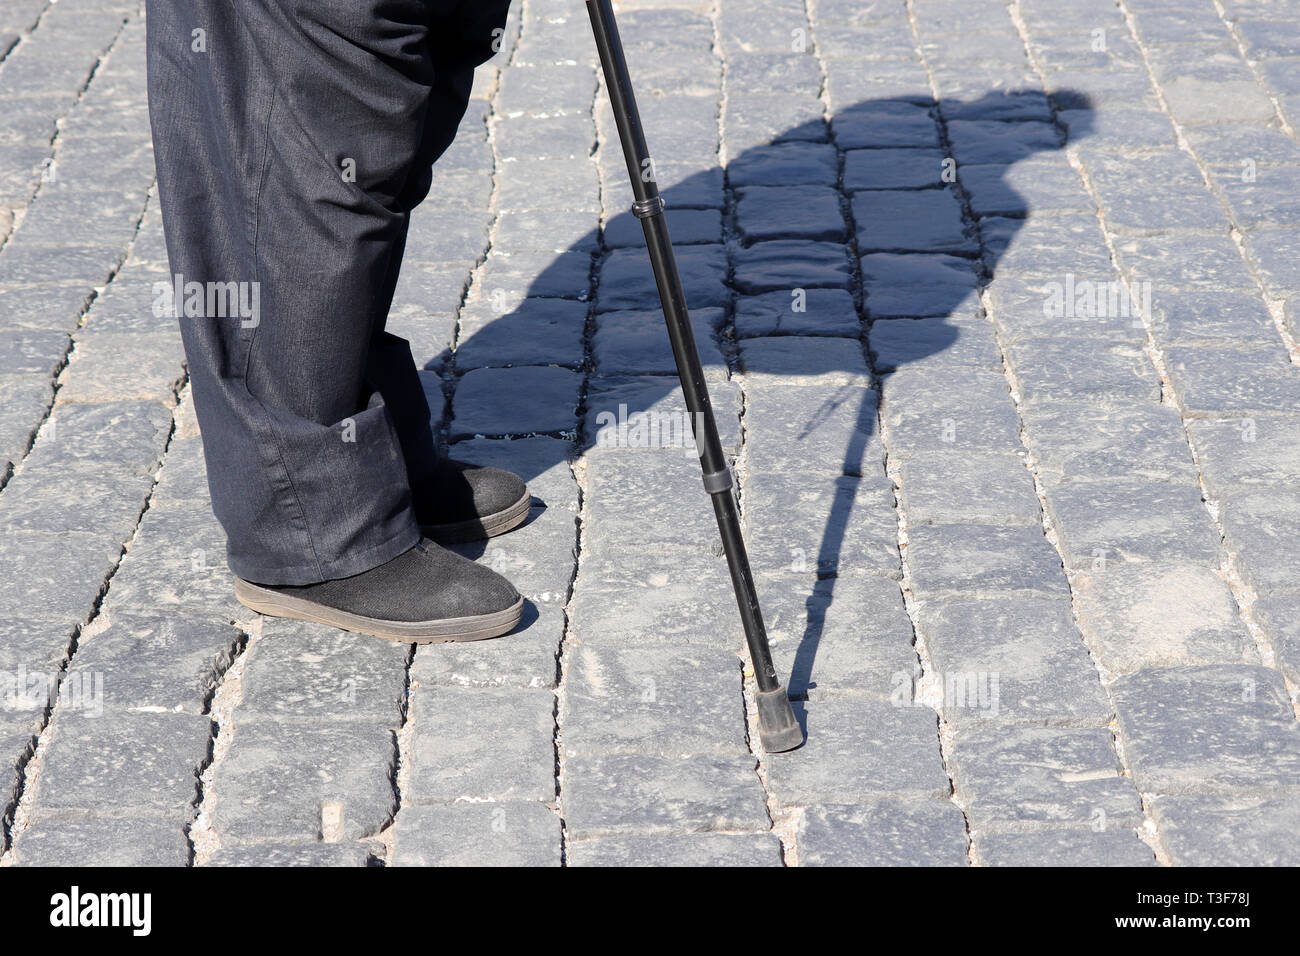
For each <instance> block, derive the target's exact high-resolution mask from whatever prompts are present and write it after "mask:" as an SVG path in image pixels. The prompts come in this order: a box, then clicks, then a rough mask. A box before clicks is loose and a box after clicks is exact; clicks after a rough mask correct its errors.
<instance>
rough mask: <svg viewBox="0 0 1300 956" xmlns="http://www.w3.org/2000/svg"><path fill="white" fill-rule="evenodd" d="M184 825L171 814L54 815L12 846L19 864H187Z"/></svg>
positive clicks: (188, 863)
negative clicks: (132, 815)
mask: <svg viewBox="0 0 1300 956" xmlns="http://www.w3.org/2000/svg"><path fill="white" fill-rule="evenodd" d="M191 856H192V853H191V851H190V841H189V838H188V837H187V836H186V833H185V823H184V822H183V821H181V820H178V819H175V818H170V819H169V818H167V817H150V816H140V817H125V818H123V817H88V818H84V819H66V818H61V817H55V818H51V819H44V820H39V821H37V822H35V823H32V824H31V825H30V826H28V827H27V829H26V830H24V831H23V834H22V837H21V839H20V840H19V841H18V843H17V845H16V846H15V848H14V862H15V863H16V864H17V865H18V866H67V867H73V866H75V867H82V866H189V865H190V861H191Z"/></svg>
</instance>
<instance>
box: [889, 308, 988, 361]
mask: <svg viewBox="0 0 1300 956" xmlns="http://www.w3.org/2000/svg"><path fill="white" fill-rule="evenodd" d="M868 341H869V343H870V348H871V358H872V366H873V367H874V368H875V370H876V371H877V372H886V371H894V370H896V369H898V368H901V367H903V366H906V365H924V366H935V367H945V368H946V367H949V366H952V365H963V366H971V367H974V368H983V369H989V370H994V371H1001V370H1002V352H1001V350H1000V349H999V348H998V343H997V340H996V339H995V338H994V336H993V330H992V328H991V327H990V326H989V324H988V323H987V322H985V321H984V320H982V319H970V320H965V319H956V318H954V319H951V320H945V319H944V318H926V319H906V320H902V321H888V322H876V323H873V324H872V326H871V333H870V335H869V337H868Z"/></svg>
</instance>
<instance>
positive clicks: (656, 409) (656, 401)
mask: <svg viewBox="0 0 1300 956" xmlns="http://www.w3.org/2000/svg"><path fill="white" fill-rule="evenodd" d="M709 397H710V399H712V404H713V414H714V417H715V418H716V419H717V423H718V435H719V438H720V439H721V441H722V449H723V451H725V452H727V453H728V454H733V455H734V454H736V452H737V451H739V448H740V387H739V386H738V385H737V384H736V383H734V382H713V383H710V385H709ZM586 404H587V417H586V421H585V423H584V426H583V434H584V435H585V437H586V439H587V441H588V442H590V444H591V445H593V446H595V447H597V448H631V449H637V450H644V451H656V450H660V449H664V448H669V449H677V448H680V449H683V451H682V454H683V455H688V456H689V457H691V458H692V459H693V458H694V456H695V452H694V451H693V450H689V449H693V447H694V441H695V439H694V438H693V437H692V435H691V428H690V417H689V414H688V413H687V411H686V402H685V400H684V399H683V398H682V392H681V386H680V385H679V384H678V382H677V379H676V377H672V378H669V377H668V376H652V375H641V376H630V375H629V376H611V377H608V378H604V377H597V378H593V379H592V380H591V381H590V383H589V391H588V392H587V403H586Z"/></svg>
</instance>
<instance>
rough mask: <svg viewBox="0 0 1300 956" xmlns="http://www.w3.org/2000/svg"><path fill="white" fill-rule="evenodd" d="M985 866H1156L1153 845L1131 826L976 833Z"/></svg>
mask: <svg viewBox="0 0 1300 956" xmlns="http://www.w3.org/2000/svg"><path fill="white" fill-rule="evenodd" d="M975 852H976V853H977V854H979V860H980V862H981V863H983V864H984V865H985V866H1034V867H1041V866H1155V865H1156V858H1155V854H1153V853H1152V852H1151V848H1150V847H1149V846H1147V845H1146V844H1145V843H1143V842H1142V841H1141V840H1139V839H1138V838H1137V836H1136V834H1134V833H1133V832H1131V831H1128V830H1101V831H1099V832H1090V831H1088V830H1039V831H1037V832H1034V833H985V834H980V835H977V836H976V837H975Z"/></svg>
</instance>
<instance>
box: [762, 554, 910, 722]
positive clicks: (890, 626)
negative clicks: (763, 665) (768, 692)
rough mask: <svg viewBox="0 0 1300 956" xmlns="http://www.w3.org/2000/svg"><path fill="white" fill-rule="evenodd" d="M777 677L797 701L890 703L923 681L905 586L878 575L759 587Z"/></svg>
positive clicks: (769, 581) (768, 582) (790, 578)
mask: <svg viewBox="0 0 1300 956" xmlns="http://www.w3.org/2000/svg"><path fill="white" fill-rule="evenodd" d="M758 591H759V602H760V604H761V605H762V609H763V622H764V624H765V625H766V628H767V636H768V641H769V643H770V644H771V647H772V657H773V660H774V661H775V662H776V669H777V673H778V674H781V675H782V676H784V677H785V688H786V691H787V692H788V693H789V694H790V696H791V697H796V698H797V697H807V698H809V699H812V700H815V701H822V700H828V699H832V698H837V697H870V698H872V699H875V700H889V699H893V698H894V696H895V695H896V693H897V691H898V688H899V686H900V685H903V684H906V685H908V686H910V685H911V683H912V682H914V681H915V680H916V679H917V678H919V677H920V675H921V668H920V664H919V662H918V660H917V657H916V652H915V651H914V650H913V648H912V640H913V638H912V622H911V621H910V620H909V619H908V617H907V613H906V612H905V610H904V609H903V600H902V593H901V592H900V591H899V589H898V584H897V583H896V582H894V581H891V580H889V579H888V578H884V577H880V576H878V575H874V574H847V575H842V576H840V577H836V578H826V579H823V580H815V579H813V578H811V577H808V576H803V577H796V576H794V575H782V576H780V577H769V578H765V579H763V580H761V581H760V582H759V585H758Z"/></svg>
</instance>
